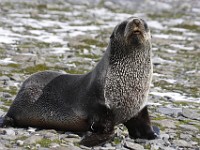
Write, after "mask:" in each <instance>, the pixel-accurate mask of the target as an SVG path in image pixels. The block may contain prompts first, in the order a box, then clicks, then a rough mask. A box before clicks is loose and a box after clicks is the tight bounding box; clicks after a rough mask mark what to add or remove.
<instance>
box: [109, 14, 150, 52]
mask: <svg viewBox="0 0 200 150" xmlns="http://www.w3.org/2000/svg"><path fill="white" fill-rule="evenodd" d="M110 40H111V46H112V45H113V44H114V45H115V47H116V46H117V47H122V48H125V49H129V50H130V49H133V48H135V47H137V48H138V47H143V46H145V47H147V48H148V47H151V35H150V30H149V28H148V26H147V23H146V22H145V21H144V20H143V19H140V18H137V17H130V18H128V19H127V20H125V21H123V22H121V23H120V24H118V25H117V26H116V27H115V29H114V31H113V33H112V35H111V37H110ZM121 50H122V49H121Z"/></svg>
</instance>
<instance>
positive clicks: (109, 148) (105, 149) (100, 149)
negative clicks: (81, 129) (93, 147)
mask: <svg viewBox="0 0 200 150" xmlns="http://www.w3.org/2000/svg"><path fill="white" fill-rule="evenodd" d="M115 149H116V148H115V147H113V146H108V147H100V148H99V150H115Z"/></svg>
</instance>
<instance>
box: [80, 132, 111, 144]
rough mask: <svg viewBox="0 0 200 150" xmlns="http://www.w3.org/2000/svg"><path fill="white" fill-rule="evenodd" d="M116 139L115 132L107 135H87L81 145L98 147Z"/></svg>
mask: <svg viewBox="0 0 200 150" xmlns="http://www.w3.org/2000/svg"><path fill="white" fill-rule="evenodd" d="M113 137H114V132H112V133H107V134H99V133H91V134H88V135H86V136H85V137H84V138H83V139H82V140H81V142H80V144H81V145H85V146H88V147H92V146H97V145H101V144H104V143H105V142H108V141H109V140H111V139H112V138H113Z"/></svg>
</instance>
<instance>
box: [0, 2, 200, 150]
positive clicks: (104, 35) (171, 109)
mask: <svg viewBox="0 0 200 150" xmlns="http://www.w3.org/2000/svg"><path fill="white" fill-rule="evenodd" d="M131 15H135V16H139V17H142V18H144V19H145V20H146V21H147V23H148V24H149V26H150V28H151V31H152V37H153V40H152V43H153V61H154V77H153V83H152V88H151V92H150V97H149V108H150V112H151V113H150V114H151V117H152V123H153V124H154V125H156V126H158V127H159V128H160V137H159V139H156V140H151V141H148V140H142V139H135V140H133V139H130V138H129V136H128V132H127V129H126V128H125V127H124V126H123V125H119V126H117V127H116V130H115V132H116V136H115V138H114V139H113V140H112V141H110V142H108V143H106V144H104V145H101V146H97V147H93V148H92V149H95V150H99V149H101V150H108V149H109V150H110V149H111V150H112V149H113V150H114V149H119V150H121V149H124V150H126V149H135V150H142V149H151V150H174V149H180V150H181V149H182V150H186V149H191V150H194V149H195V150H199V149H200V84H199V82H200V45H199V41H200V36H199V35H200V2H199V1H198V0H193V1H190V0H177V1H173V0H161V1H157V0H151V1H148V0H135V1H131V0H124V1H123V0H116V1H115V0H109V1H102V0H86V1H80V0H73V1H72V0H57V1H53V0H43V1H39V0H38V1H37V0H32V1H25V0H19V1H18V0H0V115H5V113H6V112H7V110H8V108H9V106H10V104H11V103H12V101H13V100H14V97H15V95H16V93H17V91H18V90H19V88H20V85H21V84H22V82H23V81H24V80H25V79H26V78H27V77H28V76H30V75H31V74H32V73H35V72H38V71H42V70H49V69H50V70H57V71H60V72H68V73H86V72H88V71H90V70H91V69H92V68H93V67H94V66H95V65H96V63H97V62H98V61H99V60H100V58H101V56H102V55H103V52H104V51H105V48H106V46H107V43H108V40H109V36H110V34H111V32H112V29H113V28H114V26H115V25H116V24H117V23H119V22H121V21H122V20H124V19H125V18H127V17H129V16H131ZM80 139H81V137H80V136H78V135H76V134H73V133H68V132H59V131H55V130H36V129H34V128H28V129H23V128H19V129H18V128H0V149H3V150H4V149H40V150H42V149H70V150H79V149H91V148H88V147H84V146H81V145H79V144H78V142H79V141H80Z"/></svg>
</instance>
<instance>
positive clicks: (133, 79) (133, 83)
mask: <svg viewBox="0 0 200 150" xmlns="http://www.w3.org/2000/svg"><path fill="white" fill-rule="evenodd" d="M133 66H134V67H133ZM151 74H152V73H151V66H150V65H149V64H147V65H145V66H141V65H137V64H134V65H130V64H129V66H126V65H125V66H123V67H121V65H120V66H116V67H111V68H109V69H108V72H107V76H106V82H105V87H104V97H105V103H106V105H108V106H109V107H110V108H111V109H112V110H113V111H114V114H115V118H116V122H117V123H121V122H124V121H127V120H129V119H130V118H132V117H133V116H134V115H136V114H137V113H138V112H139V111H140V110H141V109H142V107H143V106H144V105H145V102H146V101H147V95H148V91H149V87H150V82H151Z"/></svg>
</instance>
